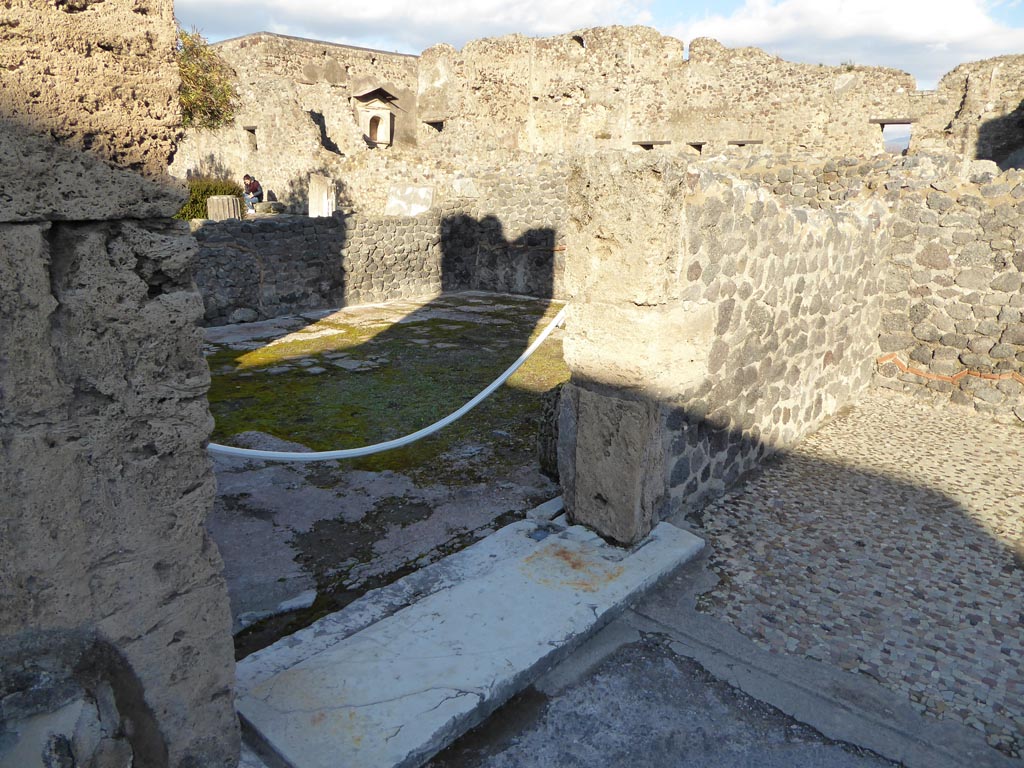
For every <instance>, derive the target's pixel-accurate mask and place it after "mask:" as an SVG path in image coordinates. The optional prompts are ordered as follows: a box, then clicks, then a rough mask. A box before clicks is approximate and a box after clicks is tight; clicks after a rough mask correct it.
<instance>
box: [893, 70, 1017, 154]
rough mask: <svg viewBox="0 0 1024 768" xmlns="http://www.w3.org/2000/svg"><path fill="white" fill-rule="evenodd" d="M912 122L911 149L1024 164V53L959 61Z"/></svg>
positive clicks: (940, 82)
mask: <svg viewBox="0 0 1024 768" xmlns="http://www.w3.org/2000/svg"><path fill="white" fill-rule="evenodd" d="M923 106H924V108H923V110H922V112H921V115H920V121H919V122H918V123H916V124H915V125H914V126H913V131H912V133H911V144H910V149H911V151H912V152H913V153H928V152H955V153H957V154H959V155H960V156H962V157H964V158H966V159H967V160H994V161H995V162H997V163H999V164H1000V166H1001V167H1003V168H1004V169H1005V168H1010V167H1016V168H1020V167H1022V166H1024V154H1022V152H1024V56H999V57H997V58H993V59H985V60H984V61H976V62H971V63H969V64H961V65H960V66H958V67H957V68H956V69H954V70H953V71H951V72H949V73H948V74H946V75H945V76H944V77H943V78H942V79H941V80H940V81H939V85H938V88H937V89H936V91H935V92H934V93H932V94H929V96H928V99H927V100H926V101H925V103H924V105H923Z"/></svg>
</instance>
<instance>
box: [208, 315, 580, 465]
mask: <svg viewBox="0 0 1024 768" xmlns="http://www.w3.org/2000/svg"><path fill="white" fill-rule="evenodd" d="M566 309H568V307H562V309H561V311H560V312H559V313H558V314H557V315H555V319H554V320H552V321H551V322H550V323H548V326H547V327H546V328H545V329H544V330H543V331H542V332H541V334H540V336H538V337H537V338H536V340H535V341H534V342H533V344H531V345H530V346H529V348H528V349H527V350H526V351H525V352H523V354H521V355H520V356H519V359H518V360H516V361H515V362H514V363H512V365H510V366H509V367H508V368H507V369H506V370H505V372H504V373H503V374H501V376H499V377H498V378H496V379H495V380H494V381H492V382H491V383H490V384H489V385H487V388H486V389H484V390H483V391H482V392H480V394H478V395H477V396H476V397H474V398H473V399H472V400H470V401H469V402H468V403H466V404H465V405H464V406H462V407H461V408H459V410H457V411H454V412H452V413H450V414H448V415H447V416H445V417H444V418H443V419H441V420H440V421H436V422H434V423H433V424H431V425H430V426H429V427H424V428H423V429H421V430H418V431H416V432H413V433H411V434H408V435H406V436H405V437H399V438H395V439H394V440H386V441H385V442H383V443H375V444H374V445H366V446H363V447H362V448H345V449H342V450H337V451H309V452H304V453H300V452H298V451H260V450H256V449H253V448H235V447H234V446H231V445H220V444H219V443H210V444H209V445H208V446H207V448H208V449H209V451H210V453H213V454H216V455H218V456H237V457H241V458H246V459H267V460H269V461H333V460H335V459H357V458H359V457H360V456H370V455H372V454H374V453H382V452H383V451H390V450H393V449H394V448H402V447H403V446H406V445H409V444H410V443H415V442H416V441H417V440H422V439H423V438H424V437H427V436H428V435H432V434H434V433H435V432H438V431H439V430H441V429H444V428H445V427H447V426H448V425H449V424H451V423H453V422H455V421H457V420H458V419H460V418H462V417H463V416H465V415H466V414H467V413H469V412H470V411H471V410H473V409H474V408H476V407H477V406H478V405H480V403H482V402H483V401H484V400H486V399H487V398H488V397H489V396H490V395H491V394H492V393H493V392H494V391H495V390H496V389H497V388H498V387H500V386H501V385H502V384H504V383H505V382H506V381H508V379H509V377H510V376H511V375H512V374H513V373H515V372H516V371H518V370H519V368H520V367H521V366H522V364H523V363H525V362H526V361H527V360H529V359H530V356H531V355H532V354H533V353H534V352H536V351H537V348H538V347H540V345H541V344H543V343H544V342H545V341H546V340H547V338H548V336H550V335H551V333H552V331H554V330H555V328H557V327H558V326H559V325H561V324H562V321H563V320H565V311H566Z"/></svg>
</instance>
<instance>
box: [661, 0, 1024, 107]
mask: <svg viewBox="0 0 1024 768" xmlns="http://www.w3.org/2000/svg"><path fill="white" fill-rule="evenodd" d="M995 5H996V3H992V2H985V1H984V0H938V1H936V0H746V2H745V3H744V4H743V6H742V7H740V8H739V9H737V10H736V11H735V12H734V13H732V14H731V15H728V16H725V15H720V14H718V15H711V16H707V17H705V18H703V19H698V20H693V21H691V22H689V23H686V24H683V25H680V26H678V27H676V28H674V29H673V30H671V34H674V35H676V36H677V37H680V38H682V39H684V40H689V39H693V38H695V37H704V36H706V37H714V38H716V39H718V40H720V41H721V42H723V43H724V44H726V45H729V46H745V45H756V46H758V47H760V48H764V49H765V50H768V51H771V52H772V53H775V54H777V55H779V56H782V57H783V58H787V59H793V60H797V61H808V62H812V63H819V62H821V63H827V64H838V63H840V62H842V61H855V62H857V63H858V64H874V65H880V66H891V67H896V68H898V69H904V70H907V71H910V72H911V73H913V74H914V75H915V76H916V77H917V78H918V80H919V85H920V86H921V87H931V86H933V85H934V83H935V81H936V80H938V78H939V77H940V76H941V75H942V74H944V73H945V72H947V71H948V70H950V69H952V68H953V67H955V66H956V65H957V64H960V63H962V62H965V61H971V60H976V59H979V58H986V57H988V56H995V55H999V54H1003V53H1020V52H1024V29H1020V28H1012V27H1007V26H1005V25H1002V24H1000V23H998V22H997V21H996V20H995V19H994V18H993V17H992V15H991V13H990V11H991V9H992V8H993V7H995Z"/></svg>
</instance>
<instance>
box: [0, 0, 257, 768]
mask: <svg viewBox="0 0 1024 768" xmlns="http://www.w3.org/2000/svg"><path fill="white" fill-rule="evenodd" d="M174 30H175V27H174V21H173V13H172V6H171V3H170V1H169V0H158V1H157V2H150V3H146V4H145V6H143V5H141V4H137V3H133V2H128V1H127V0H119V1H113V0H108V1H107V2H103V3H94V4H57V5H54V4H52V3H44V2H41V1H39V0H20V1H19V0H15V2H14V3H13V5H12V4H11V3H8V7H7V10H6V11H5V12H4V24H2V25H0V71H2V72H3V88H2V89H0V167H2V168H3V173H2V174H0V200H2V201H3V204H2V205H0V253H3V258H2V259H0V326H2V327H3V329H4V334H3V341H2V344H0V497H2V498H3V500H4V502H3V514H2V515H0V585H2V590H3V593H4V595H3V599H2V600H0V701H2V702H3V705H2V709H0V763H2V764H4V765H18V766H26V767H27V768H28V767H31V766H42V765H57V764H70V763H71V761H74V763H75V764H77V765H92V764H102V765H105V766H106V765H111V766H113V765H118V766H121V765H125V766H126V765H129V764H135V765H146V766H157V767H158V768H159V766H167V765H169V766H174V767H175V768H178V767H181V768H184V766H192V765H204V766H227V765H231V764H233V763H234V761H236V760H237V753H238V734H237V724H236V720H235V715H234V708H233V702H232V685H233V669H234V663H233V648H232V643H231V637H230V626H231V623H230V615H229V610H228V601H227V593H226V589H225V586H224V582H223V579H222V577H221V563H220V558H219V556H218V554H217V551H216V549H215V547H214V545H213V544H212V543H211V542H210V541H209V539H208V538H207V536H206V534H205V531H204V527H203V519H204V516H205V514H206V513H207V511H208V510H209V509H210V507H211V506H212V501H213V494H214V480H213V475H212V472H211V470H210V464H209V461H208V459H207V457H206V455H205V451H204V450H203V441H204V440H205V439H206V437H207V435H208V433H209V430H210V427H211V420H210V416H209V411H208V407H207V403H206V398H205V394H206V388H207V385H208V383H209V373H208V370H207V368H206V365H205V363H204V361H203V358H202V356H201V352H200V344H201V339H200V334H199V331H198V330H197V329H196V327H195V320H196V318H197V317H198V316H199V314H200V312H201V304H200V301H199V297H198V295H197V294H196V292H195V290H194V288H193V286H192V284H191V280H190V277H189V270H188V268H189V256H190V254H191V251H192V249H193V247H194V246H193V241H192V240H191V238H190V236H189V235H188V231H187V228H184V227H182V225H181V224H180V223H178V222H174V221H173V220H172V219H170V218H169V217H170V215H171V214H172V213H173V212H174V211H175V210H176V209H177V207H178V206H179V205H180V203H181V200H182V197H183V195H182V192H181V190H180V189H179V188H178V187H177V186H175V185H170V186H169V185H168V184H167V181H166V180H165V179H164V178H161V175H162V173H163V169H164V167H165V165H166V163H167V160H168V158H169V156H170V154H171V149H172V143H173V140H174V138H175V136H176V134H177V132H178V125H179V116H178V113H177V100H176V90H177V86H178V79H177V70H176V67H175V64H174V61H173V58H172V51H173V46H174ZM55 139H56V140H55ZM137 171H141V172H142V173H143V174H145V175H144V176H143V175H139V173H137ZM51 734H53V736H52V738H51ZM94 759H95V760H96V761H97V762H96V763H93V762H90V761H92V760H94Z"/></svg>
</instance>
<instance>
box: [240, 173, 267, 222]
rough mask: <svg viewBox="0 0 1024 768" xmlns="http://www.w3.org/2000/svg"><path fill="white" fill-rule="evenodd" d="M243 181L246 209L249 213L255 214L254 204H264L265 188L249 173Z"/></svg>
mask: <svg viewBox="0 0 1024 768" xmlns="http://www.w3.org/2000/svg"><path fill="white" fill-rule="evenodd" d="M242 181H243V182H245V208H246V210H247V211H249V213H255V212H256V209H255V208H254V207H253V203H262V202H263V187H261V186H260V183H259V182H258V181H256V179H254V178H253V177H252V176H250V175H249V174H248V173H247V174H245V176H243V177H242Z"/></svg>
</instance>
